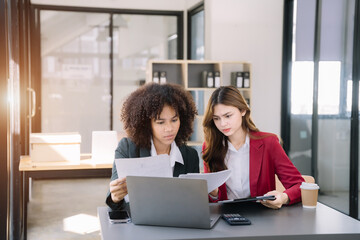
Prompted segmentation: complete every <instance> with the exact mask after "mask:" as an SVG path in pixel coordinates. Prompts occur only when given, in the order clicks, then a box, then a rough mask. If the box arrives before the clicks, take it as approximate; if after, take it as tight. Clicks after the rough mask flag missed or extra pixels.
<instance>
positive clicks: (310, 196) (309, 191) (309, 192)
mask: <svg viewBox="0 0 360 240" xmlns="http://www.w3.org/2000/svg"><path fill="white" fill-rule="evenodd" d="M300 188H301V200H302V205H303V207H304V208H316V204H317V199H318V192H319V189H320V187H319V185H317V184H316V183H307V182H303V183H301V185H300Z"/></svg>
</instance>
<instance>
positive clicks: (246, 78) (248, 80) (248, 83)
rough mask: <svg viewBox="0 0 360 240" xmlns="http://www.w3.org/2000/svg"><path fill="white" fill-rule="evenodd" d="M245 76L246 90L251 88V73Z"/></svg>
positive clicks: (244, 73)
mask: <svg viewBox="0 0 360 240" xmlns="http://www.w3.org/2000/svg"><path fill="white" fill-rule="evenodd" d="M243 75H244V86H243V87H244V88H250V73H249V72H243Z"/></svg>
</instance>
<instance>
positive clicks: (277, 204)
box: [260, 191, 289, 209]
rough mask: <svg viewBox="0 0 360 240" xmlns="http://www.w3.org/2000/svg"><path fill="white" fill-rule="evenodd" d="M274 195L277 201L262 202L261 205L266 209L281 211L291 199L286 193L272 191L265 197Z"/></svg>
mask: <svg viewBox="0 0 360 240" xmlns="http://www.w3.org/2000/svg"><path fill="white" fill-rule="evenodd" d="M268 195H274V196H275V197H276V199H275V200H262V201H260V203H261V204H262V205H264V206H265V207H268V208H272V209H279V208H281V206H282V205H283V204H287V203H288V202H289V197H288V195H287V194H286V193H282V192H279V191H271V192H268V193H266V194H265V196H268Z"/></svg>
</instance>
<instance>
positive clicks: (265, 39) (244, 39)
mask: <svg viewBox="0 0 360 240" xmlns="http://www.w3.org/2000/svg"><path fill="white" fill-rule="evenodd" d="M282 26H283V1H281V0H222V1H218V0H205V59H210V60H232V61H248V62H250V63H251V64H252V99H251V108H252V116H253V120H254V121H255V124H256V125H257V127H258V128H260V130H262V131H269V132H273V133H275V134H278V135H279V134H280V106H281V102H280V101H281V96H280V94H281V67H282V66H281V58H282Z"/></svg>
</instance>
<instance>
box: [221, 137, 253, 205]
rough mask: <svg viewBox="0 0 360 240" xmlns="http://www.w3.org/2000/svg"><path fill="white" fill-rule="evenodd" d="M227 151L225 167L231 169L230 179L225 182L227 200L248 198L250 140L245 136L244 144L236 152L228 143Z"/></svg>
mask: <svg viewBox="0 0 360 240" xmlns="http://www.w3.org/2000/svg"><path fill="white" fill-rule="evenodd" d="M228 146H229V149H228V151H227V153H226V156H225V165H226V166H227V168H228V169H231V175H230V178H229V179H228V180H227V181H226V190H227V195H228V199H235V198H245V197H250V183H249V177H250V174H249V172H250V169H249V162H250V139H249V135H246V138H245V143H244V145H242V146H241V147H240V149H239V150H236V149H235V147H234V146H233V145H232V144H231V142H230V141H228Z"/></svg>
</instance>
